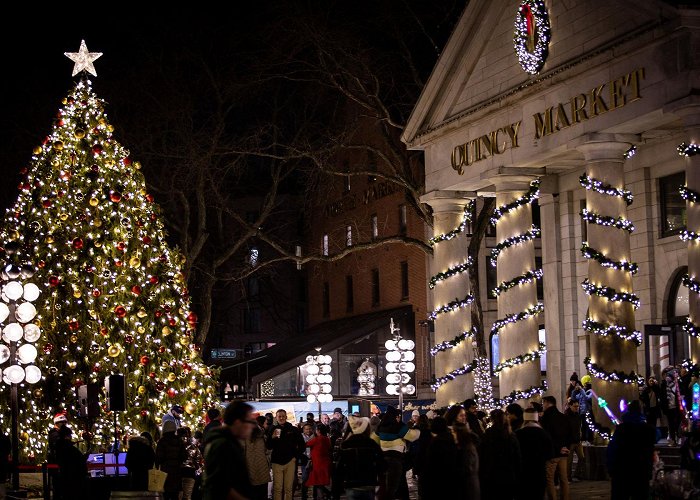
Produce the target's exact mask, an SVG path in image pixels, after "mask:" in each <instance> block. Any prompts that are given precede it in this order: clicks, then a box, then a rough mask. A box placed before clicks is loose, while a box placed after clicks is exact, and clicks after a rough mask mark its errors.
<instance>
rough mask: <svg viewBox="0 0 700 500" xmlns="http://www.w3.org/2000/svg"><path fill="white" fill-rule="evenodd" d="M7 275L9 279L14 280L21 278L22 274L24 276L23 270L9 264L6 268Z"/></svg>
mask: <svg viewBox="0 0 700 500" xmlns="http://www.w3.org/2000/svg"><path fill="white" fill-rule="evenodd" d="M5 274H6V275H7V277H8V278H9V279H11V280H13V279H15V278H19V276H20V274H22V270H21V269H20V268H19V267H17V266H15V265H12V264H8V265H7V266H6V267H5Z"/></svg>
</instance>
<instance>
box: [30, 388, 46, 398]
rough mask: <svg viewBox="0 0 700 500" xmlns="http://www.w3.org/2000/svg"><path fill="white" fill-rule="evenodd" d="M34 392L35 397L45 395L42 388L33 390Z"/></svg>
mask: <svg viewBox="0 0 700 500" xmlns="http://www.w3.org/2000/svg"><path fill="white" fill-rule="evenodd" d="M32 394H33V395H34V397H35V398H40V397H42V396H43V395H44V391H43V390H41V389H34V390H33V391H32Z"/></svg>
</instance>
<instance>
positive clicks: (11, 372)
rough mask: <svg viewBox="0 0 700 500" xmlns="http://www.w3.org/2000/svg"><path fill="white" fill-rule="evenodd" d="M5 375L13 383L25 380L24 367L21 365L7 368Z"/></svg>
mask: <svg viewBox="0 0 700 500" xmlns="http://www.w3.org/2000/svg"><path fill="white" fill-rule="evenodd" d="M3 375H6V376H7V380H9V381H10V382H11V383H13V384H19V383H20V382H22V381H23V380H24V368H22V367H21V366H19V365H10V366H8V367H7V368H5V371H4V372H3Z"/></svg>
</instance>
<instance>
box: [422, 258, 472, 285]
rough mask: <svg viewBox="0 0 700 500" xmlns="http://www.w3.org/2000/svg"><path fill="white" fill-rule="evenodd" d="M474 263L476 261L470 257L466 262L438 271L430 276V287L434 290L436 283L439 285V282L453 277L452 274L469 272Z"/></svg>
mask: <svg viewBox="0 0 700 500" xmlns="http://www.w3.org/2000/svg"><path fill="white" fill-rule="evenodd" d="M473 263H474V262H473V260H472V258H471V257H469V258H468V259H467V261H466V262H464V263H462V264H457V265H456V266H454V267H451V268H449V269H447V270H446V271H443V272H441V273H437V274H436V275H435V276H433V277H432V278H430V281H428V288H430V289H431V290H432V289H434V288H435V285H437V284H438V282H440V281H444V280H446V279H447V278H451V277H452V276H456V275H458V274H461V273H464V272H467V271H468V270H469V269H470V268H471V267H472V265H473Z"/></svg>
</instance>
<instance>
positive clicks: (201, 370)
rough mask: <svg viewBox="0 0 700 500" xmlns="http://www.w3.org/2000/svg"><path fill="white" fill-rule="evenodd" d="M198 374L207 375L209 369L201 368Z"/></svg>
mask: <svg viewBox="0 0 700 500" xmlns="http://www.w3.org/2000/svg"><path fill="white" fill-rule="evenodd" d="M199 373H200V374H201V375H204V376H206V375H209V369H208V368H207V367H206V366H202V367H201V368H200V369H199Z"/></svg>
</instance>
